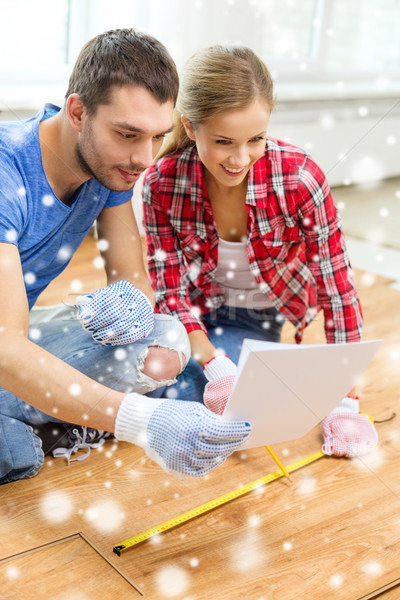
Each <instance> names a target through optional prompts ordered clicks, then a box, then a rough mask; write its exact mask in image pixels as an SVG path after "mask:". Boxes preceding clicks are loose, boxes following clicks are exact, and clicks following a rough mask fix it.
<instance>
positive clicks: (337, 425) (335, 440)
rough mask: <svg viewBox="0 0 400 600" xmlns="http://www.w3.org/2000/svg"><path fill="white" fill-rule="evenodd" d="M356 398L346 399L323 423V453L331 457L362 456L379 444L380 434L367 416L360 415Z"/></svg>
mask: <svg viewBox="0 0 400 600" xmlns="http://www.w3.org/2000/svg"><path fill="white" fill-rule="evenodd" d="M358 411H359V403H358V399H356V398H349V397H346V398H344V399H343V400H342V401H341V403H340V404H339V406H337V407H336V408H334V409H333V411H332V412H330V413H329V415H328V416H327V417H325V419H324V420H323V421H322V423H321V426H322V433H323V436H324V443H323V445H322V448H321V450H322V452H323V453H324V454H327V455H328V456H331V455H332V454H333V455H334V456H347V457H348V458H353V457H355V456H362V455H363V454H366V453H367V452H369V451H370V450H371V449H372V448H374V447H375V446H376V445H377V443H378V434H377V432H376V429H375V427H374V425H373V423H372V422H371V420H370V418H369V417H368V416H367V415H362V414H359V412H358Z"/></svg>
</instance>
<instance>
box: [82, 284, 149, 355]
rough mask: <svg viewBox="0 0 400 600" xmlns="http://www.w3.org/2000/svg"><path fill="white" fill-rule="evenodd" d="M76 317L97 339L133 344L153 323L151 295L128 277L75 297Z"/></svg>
mask: <svg viewBox="0 0 400 600" xmlns="http://www.w3.org/2000/svg"><path fill="white" fill-rule="evenodd" d="M75 307H76V308H78V313H77V318H78V320H79V321H80V322H81V324H82V327H83V328H84V329H86V331H88V332H89V333H90V334H91V336H92V337H93V339H94V340H96V342H100V344H104V345H105V346H120V345H122V344H131V343H132V342H136V341H137V340H140V339H142V338H145V337H147V336H148V335H149V334H150V333H151V331H152V330H153V327H154V311H153V307H152V305H151V304H150V302H149V300H148V298H146V296H145V295H144V294H143V292H141V291H140V290H138V289H137V288H135V286H134V285H133V284H132V283H130V282H129V281H117V282H116V283H112V284H111V285H109V286H107V287H104V288H100V289H98V290H96V291H95V292H93V294H89V295H87V296H78V298H77V299H76V300H75Z"/></svg>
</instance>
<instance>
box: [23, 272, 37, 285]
mask: <svg viewBox="0 0 400 600" xmlns="http://www.w3.org/2000/svg"><path fill="white" fill-rule="evenodd" d="M24 280H25V283H26V284H27V285H32V284H34V283H35V281H36V275H35V273H31V272H29V273H25V275H24Z"/></svg>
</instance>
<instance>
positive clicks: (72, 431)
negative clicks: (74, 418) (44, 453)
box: [51, 425, 113, 464]
mask: <svg viewBox="0 0 400 600" xmlns="http://www.w3.org/2000/svg"><path fill="white" fill-rule="evenodd" d="M65 427H66V429H67V435H68V444H67V446H66V447H64V448H54V450H52V452H51V454H52V455H53V457H54V458H60V457H64V458H66V460H67V463H68V464H70V463H71V462H73V461H74V460H85V458H87V457H88V456H89V454H90V450H91V449H92V448H100V446H102V445H103V444H104V443H105V441H106V439H109V438H112V437H113V434H112V433H110V432H109V431H103V430H102V429H92V428H91V427H84V426H81V425H72V426H70V427H67V426H66V425H65ZM79 450H86V452H85V454H80V455H79V456H75V457H74V458H71V455H72V454H75V453H76V452H78V451H79Z"/></svg>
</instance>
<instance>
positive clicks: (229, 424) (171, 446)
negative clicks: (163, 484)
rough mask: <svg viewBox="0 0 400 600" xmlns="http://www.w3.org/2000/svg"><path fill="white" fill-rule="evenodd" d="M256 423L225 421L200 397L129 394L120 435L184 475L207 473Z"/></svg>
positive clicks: (122, 409) (169, 469)
mask: <svg viewBox="0 0 400 600" xmlns="http://www.w3.org/2000/svg"><path fill="white" fill-rule="evenodd" d="M250 431H251V426H250V425H249V423H245V422H243V421H224V420H223V419H222V418H221V417H219V416H217V415H214V414H212V413H211V412H210V411H208V410H207V409H206V408H205V407H204V406H203V405H202V404H200V403H199V402H186V401H183V400H168V399H165V398H148V397H147V396H142V395H140V394H136V393H132V394H127V395H126V396H125V397H124V399H123V401H122V403H121V406H120V408H119V410H118V414H117V418H116V421H115V437H116V438H117V439H119V440H121V441H124V442H131V443H132V444H136V445H138V446H141V447H142V448H143V449H144V450H145V452H146V454H147V456H148V457H149V458H151V459H152V460H154V461H155V462H157V463H158V464H159V465H160V466H161V467H162V468H163V469H164V471H166V472H167V473H171V474H172V475H175V476H176V477H178V478H179V479H184V477H185V476H187V475H189V476H191V477H203V475H206V474H207V473H209V472H210V471H212V470H213V469H215V468H216V467H218V466H219V465H221V464H222V463H223V462H224V461H225V459H226V458H227V457H228V456H229V455H230V454H232V452H234V451H235V450H237V449H238V448H239V447H240V446H241V445H242V444H243V443H244V442H245V441H246V440H247V438H248V437H249V434H250Z"/></svg>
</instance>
